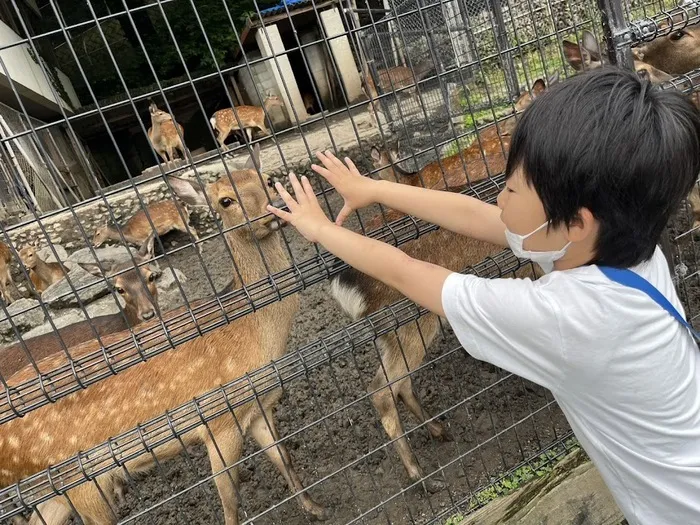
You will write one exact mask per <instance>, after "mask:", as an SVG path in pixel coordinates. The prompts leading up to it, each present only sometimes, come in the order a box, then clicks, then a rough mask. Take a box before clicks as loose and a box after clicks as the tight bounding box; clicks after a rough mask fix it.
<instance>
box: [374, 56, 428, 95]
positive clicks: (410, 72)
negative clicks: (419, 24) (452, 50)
mask: <svg viewBox="0 0 700 525" xmlns="http://www.w3.org/2000/svg"><path fill="white" fill-rule="evenodd" d="M434 67H435V66H434V64H433V62H432V61H431V60H426V61H423V62H421V63H419V64H418V65H416V67H415V68H413V69H411V68H409V67H406V66H395V67H390V68H386V69H378V70H377V77H378V78H377V80H378V84H379V86H377V84H375V82H374V79H373V78H372V74H371V73H370V71H369V67H365V84H366V86H367V91H368V94H369V95H371V97H372V100H375V99H376V98H377V97H378V96H379V92H378V91H377V87H379V89H381V91H382V93H390V92H395V91H398V90H401V91H400V92H399V94H404V96H409V97H411V98H413V99H414V100H415V101H416V104H418V106H420V100H419V99H418V87H417V84H418V82H420V81H421V80H423V79H424V78H425V77H426V76H427V75H428V73H430V72H431V71H432V70H433V69H434ZM402 88H408V89H402Z"/></svg>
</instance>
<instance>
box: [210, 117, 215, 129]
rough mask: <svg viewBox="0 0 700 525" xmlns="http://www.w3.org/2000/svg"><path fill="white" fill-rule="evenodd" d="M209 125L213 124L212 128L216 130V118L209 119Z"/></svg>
mask: <svg viewBox="0 0 700 525" xmlns="http://www.w3.org/2000/svg"><path fill="white" fill-rule="evenodd" d="M209 124H211V127H212V128H216V117H212V118H210V119H209Z"/></svg>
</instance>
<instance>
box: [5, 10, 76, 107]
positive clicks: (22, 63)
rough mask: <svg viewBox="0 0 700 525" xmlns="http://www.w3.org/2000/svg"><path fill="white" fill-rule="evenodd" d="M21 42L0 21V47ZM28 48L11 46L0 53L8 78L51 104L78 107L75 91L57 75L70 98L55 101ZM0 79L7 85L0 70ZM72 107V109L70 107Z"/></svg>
mask: <svg viewBox="0 0 700 525" xmlns="http://www.w3.org/2000/svg"><path fill="white" fill-rule="evenodd" d="M20 40H22V39H21V38H20V36H19V35H18V34H17V33H15V32H14V31H13V30H12V29H11V28H10V27H9V26H8V25H6V24H5V23H3V22H2V21H0V46H6V45H9V44H12V43H14V42H18V41H20ZM29 51H30V47H29V45H27V44H21V45H17V46H13V47H11V48H9V49H5V50H3V51H0V59H2V62H3V64H4V66H5V68H6V69H7V71H8V73H9V75H10V78H11V79H12V80H13V82H15V83H16V84H20V85H21V87H23V88H26V89H28V90H31V91H32V92H34V93H35V94H38V95H40V96H41V97H43V98H44V99H46V100H47V102H48V103H49V105H50V104H51V103H54V104H59V103H60V104H61V105H62V106H63V107H64V108H65V109H67V110H72V109H73V108H77V107H79V106H80V101H79V100H78V97H77V95H76V94H75V89H73V85H72V84H71V82H70V80H69V79H68V77H66V76H65V75H63V74H60V73H59V78H60V81H61V82H62V83H63V86H64V87H65V90H66V92H67V94H68V97H69V98H70V100H69V101H66V100H62V99H61V100H56V98H55V97H54V96H53V93H52V92H51V84H50V82H49V79H48V78H46V76H45V75H44V73H43V72H42V70H41V67H40V66H39V64H37V63H36V62H34V60H33V59H32V57H31V55H30V54H29ZM0 78H1V79H2V80H3V81H4V83H7V78H6V76H5V74H4V70H3V69H2V68H0ZM71 106H73V108H72V107H71Z"/></svg>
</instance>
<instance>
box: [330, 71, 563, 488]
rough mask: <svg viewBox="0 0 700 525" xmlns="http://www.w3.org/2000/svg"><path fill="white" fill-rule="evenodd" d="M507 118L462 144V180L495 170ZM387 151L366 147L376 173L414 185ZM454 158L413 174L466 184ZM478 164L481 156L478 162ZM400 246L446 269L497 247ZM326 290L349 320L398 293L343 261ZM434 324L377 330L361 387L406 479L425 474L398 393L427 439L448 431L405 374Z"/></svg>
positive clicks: (445, 235)
mask: <svg viewBox="0 0 700 525" xmlns="http://www.w3.org/2000/svg"><path fill="white" fill-rule="evenodd" d="M555 81H556V80H555V79H553V80H552V82H555ZM544 89H545V86H544V81H543V80H541V79H540V80H538V81H537V82H536V83H535V86H534V87H533V93H532V94H524V95H521V97H520V98H519V100H518V103H517V104H516V108H517V109H518V110H522V109H525V107H527V105H528V104H529V103H530V102H531V101H532V99H533V98H534V97H536V96H538V95H539V94H540V93H542V91H543V90H544ZM509 118H512V119H513V120H512V122H511V123H510V124H508V122H506V125H505V126H503V124H502V123H499V124H498V126H499V127H502V128H504V129H503V130H501V129H500V128H497V126H496V124H492V125H491V126H489V127H488V128H486V129H484V130H482V131H481V132H480V133H479V136H480V140H479V141H478V142H475V144H476V145H472V146H473V147H472V146H470V147H469V148H467V150H465V152H464V155H465V161H466V163H467V169H470V173H469V182H472V183H473V182H477V181H478V180H480V179H484V178H486V177H487V176H488V175H489V174H490V173H494V172H493V171H492V170H494V169H499V168H500V169H501V170H502V169H503V168H505V161H506V157H507V154H508V146H509V144H510V142H509V138H508V136H507V135H504V131H508V127H509V126H510V129H511V130H512V127H513V126H514V123H515V118H514V117H509ZM480 147H481V148H483V150H484V153H483V154H482V153H481V152H479V153H478V154H475V153H474V151H479V150H480ZM392 157H395V154H394V153H393V152H388V153H387V152H382V151H379V150H376V151H375V152H374V153H373V154H372V160H373V165H374V167H375V168H377V169H381V172H380V177H382V178H385V179H387V180H394V181H396V180H398V181H399V182H402V183H404V184H414V185H419V184H420V179H419V178H418V177H417V174H416V173H407V172H404V171H402V172H399V173H396V167H391V166H387V165H386V161H387V159H390V158H392ZM453 157H454V156H453ZM445 160H447V159H445ZM457 160H458V159H457ZM457 160H455V161H450V162H443V165H444V166H445V172H446V173H445V177H443V176H442V171H441V169H440V166H439V164H438V163H437V162H433V163H431V164H429V165H428V166H426V167H425V168H423V170H421V171H420V174H421V176H422V177H423V180H424V182H425V184H426V186H427V187H432V188H435V189H437V188H439V189H445V187H446V188H447V189H448V190H457V189H461V188H463V187H464V186H465V185H466V184H467V178H466V176H465V174H464V171H463V165H462V163H461V161H459V162H457ZM479 163H481V166H480V167H479ZM448 170H449V173H448ZM446 181H447V185H446ZM402 215H403V214H402V213H400V212H397V211H395V210H389V212H388V213H387V217H386V219H385V218H384V217H383V216H381V215H377V216H375V217H374V219H372V220H371V221H370V222H369V224H368V225H367V229H368V230H370V231H371V230H373V229H375V228H377V227H379V226H381V225H382V223H383V221H384V220H387V221H391V220H395V219H397V218H399V217H400V216H402ZM401 250H403V251H404V252H405V253H406V254H408V255H410V256H411V257H414V258H417V259H421V260H423V261H428V262H431V263H433V264H439V265H441V266H443V267H445V268H449V269H450V270H453V271H462V270H463V269H464V268H465V267H467V266H470V265H474V264H476V263H479V262H481V261H483V260H484V259H486V258H487V257H489V256H493V255H495V254H497V253H500V252H501V251H502V250H503V249H502V248H501V247H498V246H495V245H492V244H489V243H486V242H483V241H478V240H475V239H471V238H468V237H465V236H462V235H458V234H456V233H453V232H450V231H448V230H445V229H443V228H440V229H438V230H437V231H434V232H431V233H429V234H426V235H422V236H421V237H419V238H418V239H415V240H413V241H410V242H408V243H406V244H404V245H402V246H401ZM516 275H518V276H521V277H525V276H526V275H532V272H531V270H530V267H529V266H528V267H524V268H523V269H521V270H519V271H518V272H516ZM535 275H536V276H539V275H541V273H540V271H539V269H538V268H537V269H536V270H535ZM331 295H332V296H333V298H334V299H335V300H336V301H337V302H338V304H339V305H340V307H341V308H342V309H343V310H344V311H345V313H346V314H347V315H348V316H350V317H351V318H352V319H353V320H356V319H358V318H360V317H362V316H365V315H368V314H370V313H372V312H375V311H377V310H379V309H380V308H382V307H385V306H387V305H389V304H391V303H393V302H396V301H398V300H400V299H401V298H402V296H401V294H400V293H399V292H398V291H396V290H395V289H393V288H391V287H389V286H387V285H385V284H383V283H382V282H380V281H377V280H375V279H372V278H371V277H368V276H367V275H365V274H363V273H361V272H359V271H357V270H355V269H353V268H349V269H347V270H345V271H343V272H341V273H340V274H338V275H337V276H335V277H333V278H332V280H331ZM439 326H440V321H439V319H438V316H436V315H435V314H427V315H424V316H423V317H421V318H420V319H419V320H418V321H417V322H415V323H411V324H408V325H404V326H402V327H401V328H399V329H398V330H396V331H395V332H392V333H389V334H386V335H383V336H381V337H380V338H379V340H378V345H379V348H380V351H381V365H380V366H379V368H378V370H377V372H376V374H375V376H374V378H373V379H372V381H371V383H370V385H369V387H368V391H370V392H374V393H373V394H372V395H371V400H372V404H373V405H374V407H375V408H376V410H377V412H378V413H379V417H380V420H381V423H382V426H383V427H384V430H385V431H386V433H387V434H388V436H389V438H390V439H392V440H394V446H395V448H396V451H397V452H398V454H399V457H400V458H401V462H402V463H403V465H404V468H405V469H406V472H407V474H408V476H409V478H410V480H411V481H412V482H417V481H420V480H423V478H424V474H423V471H422V469H421V467H420V465H419V464H418V461H417V459H416V456H415V455H414V453H413V451H412V450H411V447H410V445H409V443H408V441H407V439H406V437H405V436H404V429H403V425H402V423H401V420H400V418H399V413H398V407H397V401H398V400H399V399H400V400H401V401H403V403H404V404H405V405H406V407H407V408H408V409H409V411H410V412H411V413H412V414H413V415H414V416H415V417H416V418H417V419H418V420H419V421H420V422H421V423H425V425H426V427H427V429H428V432H429V433H430V435H431V436H432V437H433V438H435V439H440V440H446V439H449V436H448V433H447V431H446V430H445V428H444V427H443V425H442V424H441V423H439V422H437V421H427V420H428V419H430V416H429V415H428V414H427V413H426V412H425V410H424V409H423V407H422V406H421V403H420V401H419V399H418V397H417V396H416V394H415V392H414V391H413V386H412V381H411V376H410V373H411V372H413V371H414V370H416V369H417V368H418V367H419V366H420V364H421V363H422V361H423V358H424V357H425V351H426V349H427V348H428V347H429V346H430V345H431V344H432V342H433V340H434V339H435V337H436V336H437V334H438V329H439ZM389 385H390V386H389ZM423 486H424V487H425V489H426V490H428V491H429V492H436V491H439V490H441V489H442V488H443V486H444V484H443V483H442V482H441V481H438V480H435V479H433V478H429V479H425V480H423Z"/></svg>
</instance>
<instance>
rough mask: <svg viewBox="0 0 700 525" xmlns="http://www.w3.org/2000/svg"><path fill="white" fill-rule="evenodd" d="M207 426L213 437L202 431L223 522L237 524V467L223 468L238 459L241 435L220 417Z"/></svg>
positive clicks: (241, 443) (241, 444)
mask: <svg viewBox="0 0 700 525" xmlns="http://www.w3.org/2000/svg"><path fill="white" fill-rule="evenodd" d="M209 428H210V430H211V435H212V436H213V437H214V439H212V438H211V436H210V435H209V433H204V436H205V437H204V444H205V445H206V447H207V454H208V455H209V462H210V463H211V470H212V473H213V474H214V475H216V477H215V478H214V481H215V482H216V488H217V490H218V491H219V497H220V498H221V506H222V507H223V508H224V522H225V523H226V525H238V468H237V467H233V468H230V469H227V470H223V469H225V468H226V467H227V466H228V465H232V464H233V463H235V462H236V461H238V460H239V459H240V457H241V451H242V450H243V436H241V434H240V432H238V429H237V428H236V427H235V426H231V425H225V424H224V422H223V421H221V418H220V419H219V420H215V421H212V422H211V423H209ZM222 470H223V472H222Z"/></svg>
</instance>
